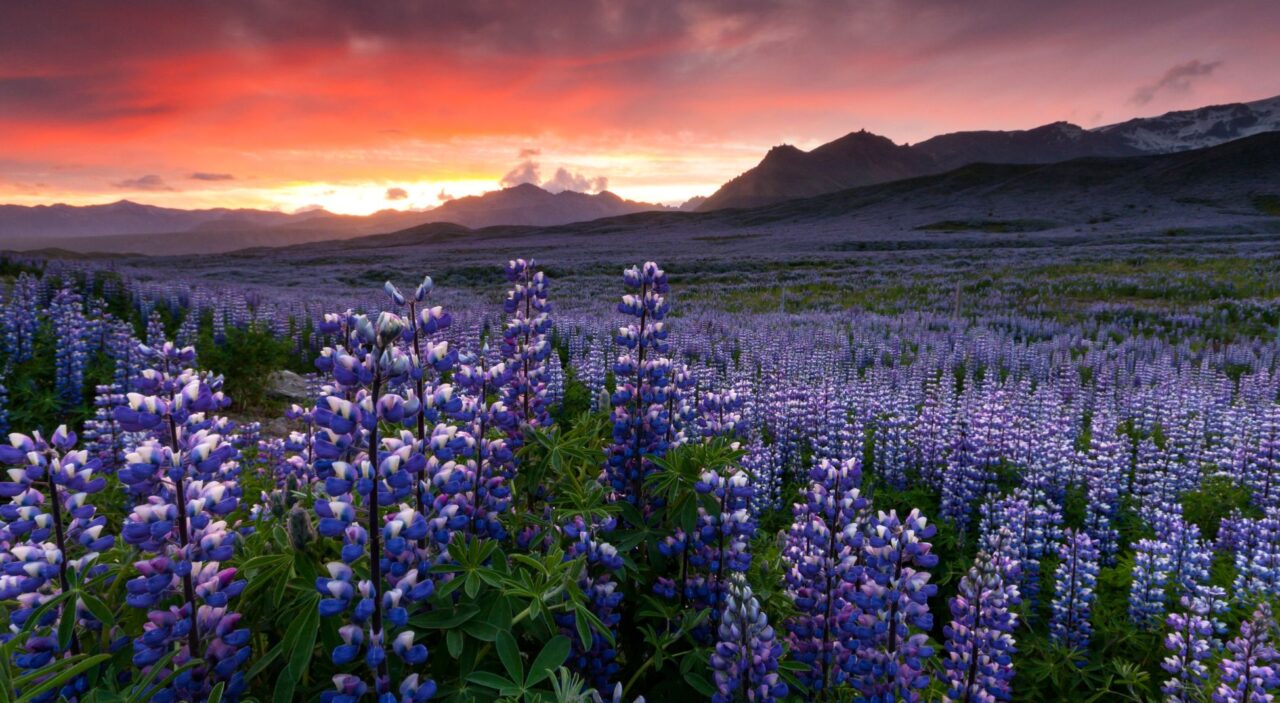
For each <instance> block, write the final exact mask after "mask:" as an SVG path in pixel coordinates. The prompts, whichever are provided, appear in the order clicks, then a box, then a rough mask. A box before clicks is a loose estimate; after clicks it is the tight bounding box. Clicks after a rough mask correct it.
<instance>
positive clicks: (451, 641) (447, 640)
mask: <svg viewBox="0 0 1280 703" xmlns="http://www.w3.org/2000/svg"><path fill="white" fill-rule="evenodd" d="M444 644H445V648H447V649H448V650H449V656H451V657H453V658H454V659H457V658H458V656H459V655H461V654H462V630H449V632H448V634H446V635H445V636H444Z"/></svg>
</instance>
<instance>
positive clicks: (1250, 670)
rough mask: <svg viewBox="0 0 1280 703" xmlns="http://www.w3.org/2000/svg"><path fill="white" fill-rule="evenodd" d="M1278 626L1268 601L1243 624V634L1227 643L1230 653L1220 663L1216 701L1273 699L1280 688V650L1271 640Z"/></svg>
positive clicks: (1235, 702) (1233, 702)
mask: <svg viewBox="0 0 1280 703" xmlns="http://www.w3.org/2000/svg"><path fill="white" fill-rule="evenodd" d="M1274 627H1275V620H1274V619H1273V617H1272V614H1271V608H1270V607H1269V606H1267V605H1266V604H1263V605H1260V606H1258V609H1257V610H1255V611H1253V616H1252V617H1250V618H1248V619H1246V620H1245V621H1244V622H1242V623H1240V635H1239V636H1238V637H1236V638H1235V639H1233V640H1231V641H1230V642H1228V643H1227V651H1228V652H1229V654H1228V656H1227V657H1226V658H1224V659H1223V660H1222V663H1221V664H1220V665H1219V668H1220V669H1221V670H1222V677H1221V683H1219V684H1218V688H1217V689H1216V690H1215V691H1214V692H1213V701H1214V703H1250V702H1251V701H1258V702H1259V703H1261V702H1263V701H1270V700H1272V698H1273V696H1272V694H1271V693H1270V692H1271V691H1274V690H1276V689H1277V688H1280V653H1277V652H1276V649H1275V647H1274V646H1273V645H1272V644H1271V641H1270V640H1271V635H1270V629H1271V628H1274Z"/></svg>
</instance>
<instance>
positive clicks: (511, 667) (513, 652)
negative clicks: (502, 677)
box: [495, 632, 524, 681]
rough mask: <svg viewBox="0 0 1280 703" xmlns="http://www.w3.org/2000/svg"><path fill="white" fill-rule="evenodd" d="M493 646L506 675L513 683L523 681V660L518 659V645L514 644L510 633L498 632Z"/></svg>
mask: <svg viewBox="0 0 1280 703" xmlns="http://www.w3.org/2000/svg"><path fill="white" fill-rule="evenodd" d="M495 646H496V648H497V650H498V658H499V659H501V660H502V666H503V667H504V668H505V669H506V670H507V675H508V676H510V677H511V679H512V680H513V681H524V660H522V659H521V658H520V645H518V644H516V638H514V637H512V636H511V633H510V632H500V633H498V639H497V642H495Z"/></svg>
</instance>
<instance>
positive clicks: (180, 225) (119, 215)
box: [0, 184, 665, 254]
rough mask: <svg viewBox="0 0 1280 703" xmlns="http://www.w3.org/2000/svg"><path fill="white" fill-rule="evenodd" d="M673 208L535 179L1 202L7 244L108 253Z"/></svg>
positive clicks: (181, 250) (209, 249)
mask: <svg viewBox="0 0 1280 703" xmlns="http://www.w3.org/2000/svg"><path fill="white" fill-rule="evenodd" d="M662 209H665V208H664V207H663V206H661V205H651V204H649V203H638V202H634V201H631V200H624V199H622V198H620V197H618V196H617V195H615V194H613V193H610V192H607V191H606V192H603V193H596V194H591V195H589V194H586V193H575V192H572V191H563V192H560V193H550V192H548V191H545V190H543V189H541V188H539V187H537V186H534V185H528V184H526V185H519V186H515V187H513V188H505V189H503V190H498V191H493V192H490V193H485V194H484V195H475V196H470V197H466V198H459V199H457V200H451V201H449V202H447V203H445V204H443V205H441V206H440V207H438V208H435V209H433V210H428V211H404V210H382V211H379V212H375V213H373V214H372V215H365V216H355V215H338V214H334V213H331V212H326V211H324V210H309V211H304V212H299V213H293V214H289V213H283V212H272V211H267V210H228V209H214V210H178V209H173V208H163V207H156V206H153V205H142V204H139V203H134V202H130V201H127V200H122V201H120V202H117V203H111V204H109V205H88V206H83V207H75V206H71V205H37V206H34V207H26V206H20V205H0V248H8V249H17V250H30V249H40V248H44V247H58V248H61V249H66V250H68V251H79V252H100V253H130V252H132V253H143V252H145V253H150V254H185V253H191V254H194V253H217V252H224V251H234V250H236V249H244V248H248V247H276V246H288V245H292V244H302V243H305V242H318V241H324V240H327V239H342V238H345V237H359V236H364V235H369V234H376V233H380V232H394V231H397V230H402V229H405V228H407V227H413V226H415V225H421V224H425V223H430V222H453V223H455V224H459V225H463V226H465V227H469V228H473V229H478V228H482V227H489V226H493V225H526V226H546V225H559V224H565V223H568V222H581V221H585V220H594V219H598V218H601V217H612V216H614V215H625V214H628V213H633V212H644V211H647V210H662Z"/></svg>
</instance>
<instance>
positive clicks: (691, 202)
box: [676, 195, 707, 212]
mask: <svg viewBox="0 0 1280 703" xmlns="http://www.w3.org/2000/svg"><path fill="white" fill-rule="evenodd" d="M705 202H707V196H705V195H695V196H693V197H692V198H689V199H688V200H686V201H684V202H683V203H680V207H678V208H676V209H677V210H680V211H681V212H693V211H694V210H697V209H698V208H699V207H702V204H703V203H705Z"/></svg>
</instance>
